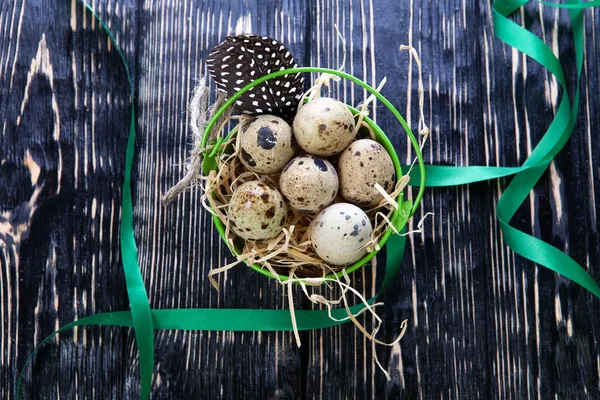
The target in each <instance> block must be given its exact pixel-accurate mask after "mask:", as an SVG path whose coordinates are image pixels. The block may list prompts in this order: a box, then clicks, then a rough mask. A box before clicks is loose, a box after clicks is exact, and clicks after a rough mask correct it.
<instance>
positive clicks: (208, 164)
mask: <svg viewBox="0 0 600 400" xmlns="http://www.w3.org/2000/svg"><path fill="white" fill-rule="evenodd" d="M298 72H318V73H331V74H333V75H337V76H339V77H342V78H345V79H348V80H350V81H352V82H354V83H356V84H358V85H359V86H361V87H363V88H364V89H366V90H368V91H369V92H371V93H372V94H373V95H374V96H375V97H377V98H378V99H379V100H381V101H382V103H383V104H384V105H386V106H387V108H388V109H389V110H390V111H391V112H392V113H393V114H394V116H395V117H396V118H397V119H398V121H399V122H400V124H401V125H402V127H403V128H404V130H405V132H406V134H407V135H408V137H409V139H410V141H411V143H412V145H413V148H414V150H415V153H416V156H417V160H418V163H419V169H420V172H421V173H420V183H419V192H418V193H417V196H416V197H415V200H414V201H410V200H404V191H402V192H401V193H399V194H398V196H397V198H396V201H397V202H398V206H399V207H398V209H396V210H394V212H393V213H392V217H391V218H390V221H391V222H392V224H393V225H394V227H395V228H396V229H397V230H398V231H400V230H402V229H403V228H404V226H405V225H406V223H407V222H408V219H409V218H410V217H412V216H413V215H414V213H415V212H416V210H417V207H418V205H419V203H420V201H421V198H422V196H423V192H424V190H425V164H424V160H423V155H422V153H421V149H420V146H419V144H418V142H417V140H416V138H415V136H414V134H413V132H412V131H411V129H410V127H409V126H408V124H407V123H406V121H405V120H404V118H403V117H402V115H401V114H400V113H399V112H398V110H396V108H395V107H394V106H393V105H392V104H391V103H390V102H389V101H388V100H387V99H386V98H385V97H383V95H381V94H380V93H379V92H377V91H376V90H375V89H373V88H372V87H371V86H369V85H368V84H367V83H365V82H362V81H361V80H359V79H358V78H356V77H354V76H352V75H349V74H347V73H345V72H342V71H337V70H331V69H327V68H317V67H299V68H291V69H287V70H281V71H276V72H273V73H271V74H269V75H265V76H262V77H261V78H259V79H257V80H255V81H254V82H251V83H250V84H248V85H246V86H245V87H244V88H242V89H241V90H240V91H238V92H237V93H236V94H234V95H233V96H231V97H230V98H229V100H228V101H227V102H226V103H225V104H224V105H223V106H222V107H221V108H220V109H219V110H217V112H216V113H215V114H214V115H213V116H212V118H211V120H210V121H209V123H208V124H207V126H206V129H205V132H204V135H203V137H202V146H203V147H206V146H207V141H208V135H207V132H209V131H210V130H211V129H212V127H213V126H214V125H215V123H216V120H217V119H218V118H219V117H220V116H221V115H222V114H223V112H225V110H226V109H227V108H228V107H231V106H232V105H233V103H234V102H235V100H237V99H238V98H239V97H240V96H241V95H242V94H243V93H245V92H246V91H248V90H250V88H252V87H254V86H256V85H258V84H260V83H262V82H264V81H266V80H268V79H271V78H275V77H278V76H282V75H286V74H292V73H298ZM346 106H347V107H348V108H349V109H350V111H351V112H352V114H353V115H356V114H357V113H358V112H359V110H357V109H356V108H354V107H352V106H350V105H346ZM363 120H364V121H365V122H366V123H367V124H368V125H369V127H370V128H371V129H372V130H373V132H374V133H375V136H376V139H377V142H379V143H380V144H381V145H383V147H384V148H385V149H386V151H387V152H388V154H389V155H390V157H391V158H392V162H393V164H394V168H395V170H396V176H398V177H401V176H403V171H402V166H401V165H400V160H399V159H398V154H397V153H396V149H395V148H394V146H393V144H392V143H391V141H390V139H389V138H388V136H387V135H386V134H385V133H384V132H383V130H382V129H381V128H380V127H379V126H378V125H377V124H376V123H375V122H374V121H373V120H372V119H370V118H369V117H367V116H364V117H363ZM236 131H237V130H236V129H233V130H232V131H230V132H229V133H228V134H227V135H226V136H220V137H219V138H218V139H217V140H216V141H215V143H214V148H213V149H212V151H211V152H210V153H209V154H208V155H206V156H205V159H204V160H203V165H202V169H203V172H204V173H208V172H209V171H210V170H213V169H215V168H216V163H215V157H216V156H217V154H219V152H220V151H222V146H221V144H222V143H223V142H224V141H227V140H228V139H230V138H231V137H232V136H233V135H235V134H236ZM212 217H213V223H214V224H215V227H216V228H217V231H218V232H219V235H220V236H221V239H222V240H223V241H224V242H225V244H226V245H227V247H228V248H229V250H230V251H231V252H232V253H233V254H236V255H239V254H240V253H239V252H238V251H237V250H236V249H235V247H233V246H231V245H230V244H229V242H228V240H227V238H226V237H225V225H224V224H223V222H222V221H221V220H220V219H219V218H218V217H217V216H216V215H214V214H213V216H212ZM393 233H394V230H393V229H392V228H391V227H388V228H387V229H386V231H385V232H384V234H383V235H382V237H381V238H380V239H379V242H378V246H379V248H380V250H381V249H383V247H384V245H385V244H386V242H387V241H388V239H389V238H390V236H391V235H392V234H393ZM380 250H373V251H372V252H370V253H368V254H366V255H365V256H364V257H363V258H361V259H360V260H359V261H357V262H356V263H354V264H352V265H350V266H347V267H346V268H344V269H343V270H344V271H345V272H346V273H348V274H349V273H352V272H355V271H356V270H358V269H360V268H362V267H363V266H364V265H365V264H366V263H367V262H368V261H370V260H371V259H372V258H373V257H375V256H376V255H377V253H378V252H379V251H380ZM244 262H245V260H244ZM246 265H248V264H246ZM248 266H249V267H250V268H252V269H253V270H255V271H256V272H258V273H260V274H262V275H264V276H267V277H269V278H271V279H277V280H279V281H282V282H285V281H287V280H288V279H290V277H289V276H286V275H282V274H276V276H275V275H273V274H272V273H271V272H270V271H269V270H267V269H266V268H263V267H262V266H260V265H257V264H250V265H248ZM341 277H342V271H339V272H335V273H332V274H329V275H327V276H325V278H326V279H336V278H341Z"/></svg>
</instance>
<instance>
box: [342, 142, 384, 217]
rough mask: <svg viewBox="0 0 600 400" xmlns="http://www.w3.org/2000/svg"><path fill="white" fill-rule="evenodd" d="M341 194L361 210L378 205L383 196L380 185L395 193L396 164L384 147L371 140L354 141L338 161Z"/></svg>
mask: <svg viewBox="0 0 600 400" xmlns="http://www.w3.org/2000/svg"><path fill="white" fill-rule="evenodd" d="M338 174H339V178H340V194H341V195H342V197H343V198H344V200H346V201H348V202H350V203H353V204H356V205H359V206H361V207H372V206H375V205H377V203H379V202H380V201H381V200H382V199H383V196H382V195H381V193H379V191H378V190H377V189H376V188H375V183H379V185H381V187H382V188H383V189H384V190H385V191H386V192H387V193H391V192H392V191H393V190H394V185H395V183H396V171H395V169H394V163H393V162H392V158H391V157H390V155H389V154H388V152H387V151H386V150H385V149H384V148H383V146H382V145H381V144H379V143H377V142H376V141H374V140H371V139H361V140H357V141H355V142H352V143H351V144H350V146H348V147H347V148H346V150H344V152H343V153H342V154H341V155H340V158H339V160H338Z"/></svg>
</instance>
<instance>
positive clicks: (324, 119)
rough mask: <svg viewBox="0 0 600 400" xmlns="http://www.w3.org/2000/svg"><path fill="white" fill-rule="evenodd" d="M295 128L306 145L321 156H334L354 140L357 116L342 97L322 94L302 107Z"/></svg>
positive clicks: (298, 137)
mask: <svg viewBox="0 0 600 400" xmlns="http://www.w3.org/2000/svg"><path fill="white" fill-rule="evenodd" d="M292 129H293V131H294V136H295V137H296V141H297V142H298V145H300V147H302V149H304V150H305V151H307V152H308V153H311V154H316V155H319V156H332V155H334V154H337V153H339V152H340V151H342V150H344V149H345V148H346V146H348V144H349V143H350V142H351V141H352V139H353V132H354V117H353V116H352V113H351V112H350V110H349V109H348V107H347V106H346V105H345V104H344V103H342V102H341V101H338V100H335V99H332V98H329V97H320V98H317V99H314V100H310V101H309V102H308V103H306V104H305V105H303V106H302V108H300V110H299V111H298V113H297V114H296V118H294V123H293V124H292Z"/></svg>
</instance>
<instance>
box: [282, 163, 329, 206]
mask: <svg viewBox="0 0 600 400" xmlns="http://www.w3.org/2000/svg"><path fill="white" fill-rule="evenodd" d="M279 188H280V190H281V193H283V195H284V196H285V197H286V198H287V199H288V201H289V203H290V205H291V206H292V208H294V209H296V210H298V211H301V212H307V213H312V212H317V211H320V210H322V209H323V208H325V207H326V206H328V205H329V204H330V203H331V202H332V201H333V199H334V198H335V196H336V195H337V192H338V175H337V172H336V171H335V168H334V167H333V165H332V164H331V163H330V162H329V161H327V160H325V159H323V158H320V157H316V156H300V157H296V158H294V159H292V161H290V162H289V163H288V164H287V165H286V166H285V167H284V168H283V172H282V173H281V176H280V178H279Z"/></svg>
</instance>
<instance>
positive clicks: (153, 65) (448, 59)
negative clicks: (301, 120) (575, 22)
mask: <svg viewBox="0 0 600 400" xmlns="http://www.w3.org/2000/svg"><path fill="white" fill-rule="evenodd" d="M94 7H95V8H96V9H97V10H98V12H99V14H100V16H101V17H102V18H104V19H105V21H107V23H108V25H109V26H110V27H111V29H112V30H113V31H114V32H115V34H116V37H117V40H118V42H119V44H120V45H121V46H122V47H123V49H124V51H125V53H126V54H127V58H128V60H129V62H130V65H131V67H132V73H133V76H134V81H135V92H136V104H135V105H136V108H137V126H138V140H137V146H136V157H135V165H134V178H133V180H134V188H133V193H134V209H135V227H136V237H137V242H138V245H139V251H140V263H141V269H142V273H143V276H144V279H145V282H146V288H147V290H148V295H149V297H150V299H151V304H152V307H154V308H173V307H215V308H216V307H254V308H274V307H277V308H283V307H285V299H284V297H283V291H282V289H281V288H280V287H279V286H278V285H276V284H275V283H274V282H272V281H270V280H268V279H266V278H265V277H263V276H260V275H259V274H257V273H255V272H253V271H250V270H249V269H248V268H244V267H242V266H240V267H238V268H235V269H234V270H232V271H230V272H228V273H227V274H226V276H225V279H223V280H222V281H221V291H220V292H217V291H215V290H214V289H213V288H212V287H211V286H210V285H209V282H208V279H207V271H208V270H209V268H211V267H214V266H219V265H223V264H225V263H227V262H229V261H230V260H231V257H230V255H229V253H228V250H227V249H226V247H225V246H224V245H223V244H222V243H221V241H220V239H219V238H218V235H217V234H216V231H215V229H214V227H213V226H212V223H211V220H210V218H209V215H208V214H207V213H206V212H205V211H203V210H202V208H201V207H200V196H201V192H200V190H191V191H189V192H187V193H185V195H182V196H180V197H179V198H178V199H177V201H176V202H175V203H174V204H173V205H172V206H170V207H168V208H164V207H163V206H162V205H161V204H160V196H161V194H162V193H164V192H165V191H166V190H167V189H168V188H169V187H170V186H172V185H173V184H174V183H175V182H176V181H177V180H178V179H179V178H180V177H181V176H182V175H183V173H184V163H185V159H186V154H187V151H188V150H189V145H190V132H189V130H188V123H189V117H188V115H187V114H186V104H187V102H188V100H189V99H190V96H191V91H192V89H193V87H194V84H195V82H196V78H197V77H198V76H199V75H200V74H203V73H205V71H206V69H205V64H204V62H203V59H204V58H205V57H206V55H207V53H208V51H209V49H210V48H212V47H213V46H214V45H216V44H217V43H218V42H219V41H220V40H221V39H222V38H223V37H224V35H226V34H231V33H241V32H256V33H262V34H265V35H270V36H273V37H275V38H277V39H280V40H283V41H284V42H285V43H286V44H287V45H289V47H290V49H291V50H292V51H293V54H295V55H296V57H297V59H298V60H299V61H300V63H301V64H302V65H313V66H326V67H333V68H337V66H338V65H339V64H340V62H341V61H342V50H341V43H340V41H339V40H338V39H337V37H336V33H335V30H334V28H333V26H334V24H338V26H339V28H340V31H341V33H342V34H343V35H344V37H345V38H346V39H347V46H348V59H347V61H346V71H347V72H349V73H351V74H353V75H355V76H358V77H360V78H363V79H364V80H366V81H367V82H369V83H371V84H373V85H376V84H377V83H378V82H379V81H380V80H381V79H382V78H383V77H384V76H385V77H387V84H386V85H385V87H384V89H383V94H384V95H385V96H387V97H388V98H389V99H391V100H392V101H393V103H394V104H395V105H396V106H397V107H398V108H399V109H400V110H401V112H403V114H404V115H405V116H406V117H407V119H408V120H409V122H410V123H411V125H412V126H413V127H415V126H416V121H417V107H416V104H417V98H416V87H417V86H416V85H417V80H416V73H415V72H416V71H415V68H414V65H411V63H410V57H409V55H408V53H407V52H401V51H400V50H399V46H400V44H412V45H413V46H415V47H416V48H417V50H418V52H419V54H420V55H421V57H422V60H423V73H424V76H425V102H426V105H425V106H426V118H427V119H428V120H429V121H430V122H431V124H430V125H431V127H432V137H431V141H430V142H429V144H428V145H427V146H426V148H425V157H426V160H427V162H429V163H433V164H443V165H499V166H516V165H520V164H522V163H523V161H524V160H525V159H526V157H527V154H528V153H529V152H530V151H531V149H532V148H533V146H534V145H535V144H536V143H537V141H538V140H539V138H540V137H541V136H542V135H543V133H544V131H545V129H546V127H547V126H548V124H549V123H550V121H551V120H552V118H553V115H554V109H555V108H556V105H557V103H558V100H559V98H560V97H559V96H560V91H559V90H558V89H557V88H558V85H557V83H556V82H555V81H554V80H553V79H552V78H551V76H550V75H549V74H548V73H547V72H546V71H545V70H544V69H543V68H542V67H541V66H539V65H538V64H536V63H535V62H533V61H532V60H530V59H527V58H525V57H524V56H523V55H522V54H520V53H517V52H516V51H513V50H511V48H510V47H508V46H505V45H503V44H502V43H501V42H500V41H499V40H498V39H496V38H495V37H494V34H493V30H492V16H491V15H492V12H491V4H490V3H488V2H480V1H477V0H464V1H458V0H447V1H437V0H432V1H410V2H409V1H395V0H385V1H383V0H382V1H376V0H370V1H367V0H363V1H361V0H340V1H315V2H312V1H293V0H278V1H258V2H250V1H245V2H237V1H229V0H222V1H212V0H207V1H200V0H194V1H177V0H163V1H141V0H138V1H136V0H125V1H115V0H110V1H105V0H99V1H95V2H94ZM515 18H516V19H517V20H518V21H521V23H522V24H524V25H525V26H526V27H527V28H529V29H531V30H532V31H533V32H534V33H535V34H537V35H539V36H541V37H542V38H543V39H544V40H545V41H546V42H547V43H550V44H551V45H552V48H553V49H554V50H555V52H557V53H558V54H560V57H561V58H562V59H564V60H567V62H566V63H565V64H566V71H567V74H568V75H569V76H571V77H573V76H574V71H575V69H574V68H575V66H574V56H573V55H574V52H573V46H572V39H571V37H570V36H569V23H568V17H567V14H566V12H559V11H557V10H555V9H550V8H548V7H542V6H538V5H537V4H529V5H527V6H526V7H525V9H524V10H523V11H522V12H520V13H517V15H516V16H515ZM585 19H586V58H585V64H584V73H583V81H584V83H583V85H582V89H583V91H582V99H581V112H580V117H579V119H578V121H577V126H576V128H575V131H574V134H573V138H572V139H571V141H570V142H569V143H568V144H567V146H566V148H565V149H564V151H563V152H562V153H561V154H560V155H559V156H558V157H557V159H556V162H554V163H553V164H552V165H551V167H550V168H549V170H548V172H547V173H546V175H545V176H544V177H543V178H542V181H541V183H540V184H538V186H537V187H536V189H535V191H534V192H532V194H531V196H530V198H529V202H527V203H526V204H525V206H524V207H522V208H521V210H520V211H519V212H518V214H517V216H516V217H515V218H514V219H513V225H514V226H515V227H517V228H519V229H522V230H524V231H526V232H532V233H534V234H535V235H536V236H538V237H541V238H543V239H544V240H547V241H549V242H550V243H552V244H554V245H556V246H558V247H559V248H561V249H563V250H566V251H567V252H568V253H569V254H570V255H571V256H572V257H574V259H575V260H576V261H578V262H579V263H580V264H582V265H584V266H586V267H587V268H588V269H589V270H590V271H591V273H592V274H593V276H594V277H595V279H596V280H597V281H600V267H599V266H600V251H599V248H600V233H599V232H598V229H597V225H598V222H597V218H598V216H597V214H598V213H599V211H600V209H599V206H598V199H599V198H600V169H599V165H600V144H599V142H600V139H599V138H598V133H599V132H600V119H599V117H598V109H599V108H600V97H599V96H598V93H599V88H600V82H599V80H600V79H599V77H600V65H599V56H600V53H599V50H598V49H600V31H599V30H598V29H597V28H598V26H599V25H598V21H600V11H599V10H597V9H596V10H588V11H586V17H585ZM570 81H571V83H573V81H574V79H573V78H571V79H570ZM335 93H336V96H339V97H340V98H341V99H344V100H345V101H346V102H348V103H349V104H357V103H358V102H360V101H361V100H362V99H363V91H362V90H358V89H356V88H354V87H353V86H352V85H350V84H348V83H347V82H344V83H341V84H340V86H339V89H338V90H337V91H336V92H335ZM0 94H1V97H0V132H1V136H0V266H1V268H0V305H1V306H0V318H1V320H2V330H1V331H0V332H1V333H0V335H1V344H0V382H1V384H0V387H1V388H0V398H2V399H13V398H15V397H14V390H15V385H16V379H17V376H18V371H19V370H20V368H21V367H22V366H23V365H24V362H25V360H26V358H27V355H28V354H29V353H30V352H31V351H32V349H33V347H34V345H35V344H37V343H39V342H40V341H41V340H42V339H43V338H44V337H45V336H46V335H47V334H49V333H50V332H52V331H53V330H54V329H56V328H57V327H59V326H61V325H63V324H66V323H68V322H70V321H72V320H74V319H76V318H81V317H84V316H87V315H91V314H94V313H97V312H104V311H119V310H126V309H128V302H127V296H126V292H125V285H124V277H123V272H122V268H121V263H120V253H119V235H118V227H119V220H120V200H119V199H120V196H121V188H120V185H121V182H122V180H123V168H124V152H125V143H126V139H127V134H128V123H129V119H128V118H129V114H128V104H129V102H128V86H127V81H126V78H125V74H124V72H123V68H122V66H121V64H120V62H119V59H118V57H117V54H116V52H115V51H114V48H112V47H111V46H110V45H109V44H108V40H107V37H106V35H105V33H103V32H102V31H101V30H100V29H99V28H98V23H97V22H95V21H94V20H93V18H92V17H91V15H90V13H88V12H84V11H83V7H82V5H81V4H79V3H78V2H76V1H75V0H71V1H41V0H29V1H26V0H15V1H0ZM375 115H376V118H377V122H378V123H379V125H380V126H381V127H382V128H383V129H384V131H386V132H387V133H388V134H389V135H390V136H391V137H392V139H393V140H394V143H395V145H397V149H398V151H399V153H400V156H401V160H403V161H404V162H408V161H410V158H409V156H408V155H407V153H406V151H407V149H408V145H407V143H406V139H405V138H404V137H403V135H402V134H401V130H400V127H399V126H398V125H397V124H396V123H395V122H394V120H393V117H392V116H391V115H390V114H389V113H388V112H387V111H386V110H384V109H383V108H381V107H379V108H377V109H376V112H375ZM508 181H509V179H502V180H499V181H491V182H486V183H478V184H472V185H468V186H463V187H453V188H446V189H436V190H431V189H429V190H427V192H426V196H425V198H424V200H423V203H422V209H421V211H420V212H419V213H418V214H417V216H416V217H417V220H418V218H420V217H421V216H423V215H424V214H425V213H427V212H434V213H435V216H433V217H431V218H428V219H427V220H426V222H425V224H424V233H423V235H420V234H413V235H410V237H409V239H410V240H409V242H408V249H407V253H406V255H405V259H404V265H403V271H402V273H401V276H400V277H399V278H398V279H397V280H396V281H395V284H394V286H393V287H392V288H391V289H389V290H387V292H386V293H385V296H384V298H383V300H384V301H385V303H386V306H385V308H384V309H383V310H382V312H381V315H382V317H383V318H384V320H385V324H384V329H383V331H382V332H381V337H382V338H384V339H386V340H392V339H393V338H394V337H395V335H397V334H398V329H399V325H400V322H401V321H403V320H404V319H407V320H408V330H407V332H406V335H405V337H404V339H403V340H402V341H401V342H400V344H399V345H396V346H394V347H392V348H391V349H389V348H385V347H378V348H377V352H378V355H379V357H380V359H381V360H382V362H383V364H384V365H385V366H386V367H388V368H389V370H390V373H391V378H392V379H391V381H389V382H386V380H385V378H384V376H383V374H382V373H380V372H379V371H378V369H377V368H376V367H375V365H374V363H373V359H372V354H371V346H370V343H369V342H368V341H366V340H365V339H364V338H363V337H362V336H361V334H360V333H359V332H358V331H357V330H356V329H355V328H354V327H353V326H352V325H351V324H347V325H343V326H341V327H338V328H335V329H327V330H322V331H314V332H307V333H302V335H301V338H302V347H301V348H297V347H296V345H295V343H294V339H293V335H292V334H290V333H252V332H246V333H230V332H212V333H209V332H181V331H157V332H156V334H155V341H156V365H155V370H154V372H155V375H154V382H153V392H152V393H153V396H152V397H153V398H154V399H195V398H207V399H216V398H227V399H237V398H245V399H264V398H268V399H271V398H278V399H292V398H294V399H295V398H324V399H345V398H358V399H365V398H378V399H380V398H424V399H429V398H444V399H447V398H453V399H464V398H502V399H505V398H542V399H547V398H551V397H552V398H554V397H555V398H572V399H575V398H577V399H583V398H600V343H599V342H598V340H599V339H600V319H599V318H598V311H597V310H598V309H599V308H600V301H598V300H597V299H595V298H593V297H592V296H591V295H590V294H588V293H587V292H585V291H584V290H583V289H582V288H580V287H578V286H576V285H574V284H572V283H571V282H570V281H568V280H566V279H564V278H561V277H559V276H557V275H555V274H553V273H551V272H549V271H548V270H546V269H544V268H540V267H536V266H535V265H532V263H530V262H528V261H526V260H524V259H522V258H521V257H519V256H515V255H514V254H513V253H512V252H511V251H509V250H508V249H507V247H506V246H505V245H503V243H502V241H501V237H500V234H499V232H500V231H499V227H498V223H497V221H496V218H495V205H496V203H497V200H498V197H499V195H500V194H501V193H502V190H503V188H504V187H505V186H506V184H507V182H508ZM413 193H414V192H413ZM415 224H416V222H413V227H415ZM380 275H381V274H380V270H376V269H375V268H373V267H368V268H364V269H363V270H362V271H360V272H358V273H355V274H354V275H353V277H352V279H353V284H354V285H355V286H356V287H357V288H359V290H362V291H363V292H364V293H365V295H367V296H370V295H372V294H373V292H374V291H375V289H376V285H375V283H374V282H375V279H376V277H377V276H380ZM298 298H299V299H300V297H298ZM297 307H298V308H302V307H304V308H306V307H309V304H308V302H307V301H302V300H298V303H297ZM25 388H26V389H25V394H26V396H25V398H36V399H54V398H58V397H59V396H60V397H61V398H64V399H75V398H98V399H122V398H124V399H134V398H136V397H137V396H138V393H139V372H138V358H137V350H136V347H135V341H134V335H133V334H132V331H131V330H127V329H117V328H87V329H77V330H73V331H69V332H66V333H63V334H61V335H60V339H59V341H58V342H57V341H53V342H51V343H50V344H48V345H46V346H45V347H44V348H43V349H42V350H41V351H40V352H39V354H38V356H37V358H36V360H35V362H34V367H33V369H32V370H30V371H29V372H28V373H27V374H26V377H25Z"/></svg>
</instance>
